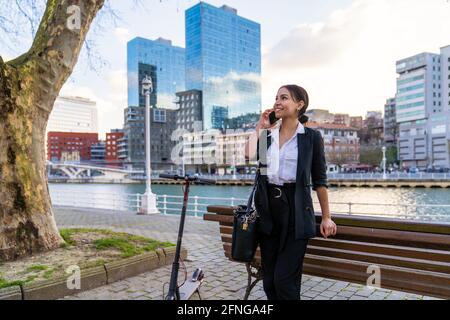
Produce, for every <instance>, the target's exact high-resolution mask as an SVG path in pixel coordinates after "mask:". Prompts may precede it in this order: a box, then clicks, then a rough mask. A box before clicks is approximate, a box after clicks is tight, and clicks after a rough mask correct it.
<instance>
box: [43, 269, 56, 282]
mask: <svg viewBox="0 0 450 320" xmlns="http://www.w3.org/2000/svg"><path fill="white" fill-rule="evenodd" d="M53 273H55V269H53V268H52V269H49V270H47V271H45V273H44V278H45V279H47V280H48V279H51V278H52V276H53Z"/></svg>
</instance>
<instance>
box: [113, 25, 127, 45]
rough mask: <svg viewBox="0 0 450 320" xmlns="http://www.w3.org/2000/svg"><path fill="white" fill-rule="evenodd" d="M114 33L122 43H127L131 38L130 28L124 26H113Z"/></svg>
mask: <svg viewBox="0 0 450 320" xmlns="http://www.w3.org/2000/svg"><path fill="white" fill-rule="evenodd" d="M114 35H115V36H116V38H117V39H118V40H119V41H120V42H122V43H127V42H128V41H129V40H130V39H131V33H130V30H128V29H126V28H115V29H114Z"/></svg>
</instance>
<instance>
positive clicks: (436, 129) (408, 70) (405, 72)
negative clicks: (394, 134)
mask: <svg viewBox="0 0 450 320" xmlns="http://www.w3.org/2000/svg"><path fill="white" fill-rule="evenodd" d="M397 73H398V74H399V77H398V79H397V94H396V97H395V105H396V121H397V124H398V125H399V140H398V150H399V160H400V161H401V162H402V163H403V165H404V166H405V167H419V168H427V167H444V168H449V167H450V156H449V154H450V144H449V140H450V102H449V97H450V84H449V83H450V46H447V47H443V48H441V52H440V54H433V53H421V54H418V55H415V56H413V57H409V58H406V59H403V60H400V61H398V62H397Z"/></svg>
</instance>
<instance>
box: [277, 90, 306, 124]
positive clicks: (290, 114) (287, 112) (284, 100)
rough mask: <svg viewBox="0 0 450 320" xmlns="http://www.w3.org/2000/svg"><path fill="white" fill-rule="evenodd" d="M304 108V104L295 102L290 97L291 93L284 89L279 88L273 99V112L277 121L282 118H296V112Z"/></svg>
mask: <svg viewBox="0 0 450 320" xmlns="http://www.w3.org/2000/svg"><path fill="white" fill-rule="evenodd" d="M303 106H304V102H303V101H300V102H295V101H294V99H293V98H292V96H291V93H290V92H289V90H288V89H286V88H280V90H278V94H277V96H276V98H275V104H274V106H273V108H274V110H275V116H276V117H277V118H278V119H283V118H297V117H298V111H299V109H301V108H302V107H303Z"/></svg>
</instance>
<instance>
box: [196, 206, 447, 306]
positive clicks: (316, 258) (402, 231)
mask: <svg viewBox="0 0 450 320" xmlns="http://www.w3.org/2000/svg"><path fill="white" fill-rule="evenodd" d="M208 212H209V213H208V214H205V215H204V220H207V221H217V222H219V224H220V234H221V237H222V243H223V248H224V252H225V255H226V256H227V257H228V258H229V259H230V260H231V240H232V239H231V237H232V233H233V208H232V207H225V206H210V207H208ZM333 220H334V221H335V222H336V224H337V225H338V234H337V235H336V237H333V238H331V239H324V238H322V237H316V238H314V239H311V240H310V242H309V244H308V249H307V253H306V256H305V260H304V267H303V271H304V273H305V274H309V275H313V276H320V277H324V278H331V279H336V280H342V281H348V282H355V283H360V284H369V285H376V284H377V282H374V281H372V280H373V279H376V278H374V277H373V275H375V274H376V273H378V272H379V274H380V283H379V284H380V286H381V287H383V288H388V289H394V290H401V291H407V292H413V293H419V294H423V295H432V296H437V297H441V298H446V299H450V224H436V223H426V222H414V221H404V220H397V219H387V218H386V219H384V218H372V217H361V216H351V215H333ZM320 221H321V217H320V215H319V214H316V223H317V234H318V235H320V232H319V225H320ZM260 263H261V257H260V252H259V248H258V251H257V253H256V255H255V260H254V261H253V263H252V264H253V265H256V266H258V265H260ZM371 276H372V277H371ZM369 277H370V282H369V283H368V279H369Z"/></svg>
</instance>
